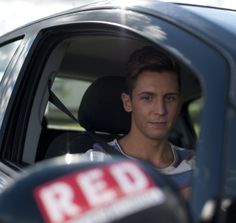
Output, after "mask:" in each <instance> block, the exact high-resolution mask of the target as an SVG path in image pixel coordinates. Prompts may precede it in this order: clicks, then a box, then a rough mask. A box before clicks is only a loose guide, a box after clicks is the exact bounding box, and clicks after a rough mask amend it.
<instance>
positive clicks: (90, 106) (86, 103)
mask: <svg viewBox="0 0 236 223" xmlns="http://www.w3.org/2000/svg"><path fill="white" fill-rule="evenodd" d="M124 91H125V77H122V76H105V77H102V78H99V79H97V80H96V81H94V82H93V83H92V84H91V85H90V86H89V88H88V89H87V91H86V92H85V94H84V96H83V98H82V101H81V104H80V107H79V112H78V120H79V123H80V124H81V126H83V127H84V128H85V129H86V130H87V131H92V132H104V133H109V134H114V135H117V134H126V133H128V131H129V129H130V119H131V118H130V117H131V116H130V113H128V112H126V111H125V110H124V108H123V105H122V100H121V93H122V92H124Z"/></svg>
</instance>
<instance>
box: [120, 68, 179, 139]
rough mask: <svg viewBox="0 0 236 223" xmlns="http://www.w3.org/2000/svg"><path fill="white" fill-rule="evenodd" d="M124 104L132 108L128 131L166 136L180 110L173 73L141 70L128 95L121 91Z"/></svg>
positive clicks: (154, 137) (126, 108)
mask: <svg viewBox="0 0 236 223" xmlns="http://www.w3.org/2000/svg"><path fill="white" fill-rule="evenodd" d="M122 99H123V104H124V108H125V110H126V111H128V112H132V124H131V131H133V133H138V134H140V133H141V134H142V135H144V136H145V137H147V138H150V139H155V140H162V139H166V138H167V137H168V133H169V132H170V130H171V129H172V127H173V125H174V122H175V120H176V117H177V115H178V113H179V110H180V94H179V86H178V80H177V76H176V74H174V73H172V72H167V71H164V72H161V73H159V72H155V71H143V72H142V73H141V74H140V75H139V76H138V79H137V81H136V84H135V86H134V89H133V92H132V98H130V96H129V95H127V94H123V95H122Z"/></svg>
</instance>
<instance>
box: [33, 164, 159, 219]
mask: <svg viewBox="0 0 236 223" xmlns="http://www.w3.org/2000/svg"><path fill="white" fill-rule="evenodd" d="M153 187H154V183H153V181H152V180H151V179H150V178H149V177H148V176H147V175H146V174H145V172H144V171H143V170H142V169H141V168H140V167H139V166H138V165H137V164H135V163H134V162H132V161H130V160H129V161H123V162H118V163H114V164H107V165H104V166H101V167H99V168H95V167H93V168H91V169H87V170H82V171H79V172H76V173H72V174H69V175H66V176H63V177H60V178H58V179H55V180H53V181H51V182H47V183H45V184H44V185H40V186H39V187H38V188H36V189H35V191H34V195H35V197H36V202H37V204H38V206H39V209H40V211H41V213H42V215H43V217H44V219H45V221H46V222H47V223H62V222H66V221H67V220H68V221H69V220H73V219H79V218H80V217H81V216H82V215H83V214H85V213H87V212H88V211H90V210H95V209H99V208H101V207H105V206H106V205H109V204H112V203H115V202H116V201H118V200H119V199H122V198H125V197H127V195H128V196H131V195H135V194H137V193H140V192H143V191H147V190H148V189H149V188H153Z"/></svg>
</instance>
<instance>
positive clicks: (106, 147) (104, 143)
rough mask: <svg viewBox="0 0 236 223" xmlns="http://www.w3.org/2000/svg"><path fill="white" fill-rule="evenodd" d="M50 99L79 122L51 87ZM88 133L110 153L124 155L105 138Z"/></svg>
mask: <svg viewBox="0 0 236 223" xmlns="http://www.w3.org/2000/svg"><path fill="white" fill-rule="evenodd" d="M49 101H50V102H51V103H52V104H53V105H55V106H56V107H57V108H58V109H59V110H61V111H62V112H64V113H65V114H67V115H68V116H69V117H70V118H71V119H73V120H74V121H75V122H76V123H78V124H79V121H78V119H77V118H76V117H75V116H74V115H73V114H72V113H71V111H70V110H69V109H68V108H67V107H66V106H65V105H64V104H63V103H62V101H61V100H60V99H59V98H58V97H57V96H56V95H55V93H54V92H53V91H52V90H51V89H50V88H49ZM87 133H88V135H89V136H90V137H91V138H92V140H93V141H95V142H97V143H98V144H99V145H100V146H101V147H102V148H103V149H104V150H105V152H107V153H108V154H111V155H116V156H123V155H122V154H121V153H120V152H119V151H117V150H116V149H115V148H114V147H113V146H111V145H109V144H108V143H106V142H105V141H104V140H103V139H101V138H100V137H98V136H97V135H95V134H94V133H93V132H91V131H87Z"/></svg>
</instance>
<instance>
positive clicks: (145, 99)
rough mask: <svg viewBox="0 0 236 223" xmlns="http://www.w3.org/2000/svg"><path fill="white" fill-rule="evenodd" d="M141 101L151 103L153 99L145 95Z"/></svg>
mask: <svg viewBox="0 0 236 223" xmlns="http://www.w3.org/2000/svg"><path fill="white" fill-rule="evenodd" d="M141 99H142V100H144V101H151V100H152V97H151V96H150V95H143V96H142V97H141Z"/></svg>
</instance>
